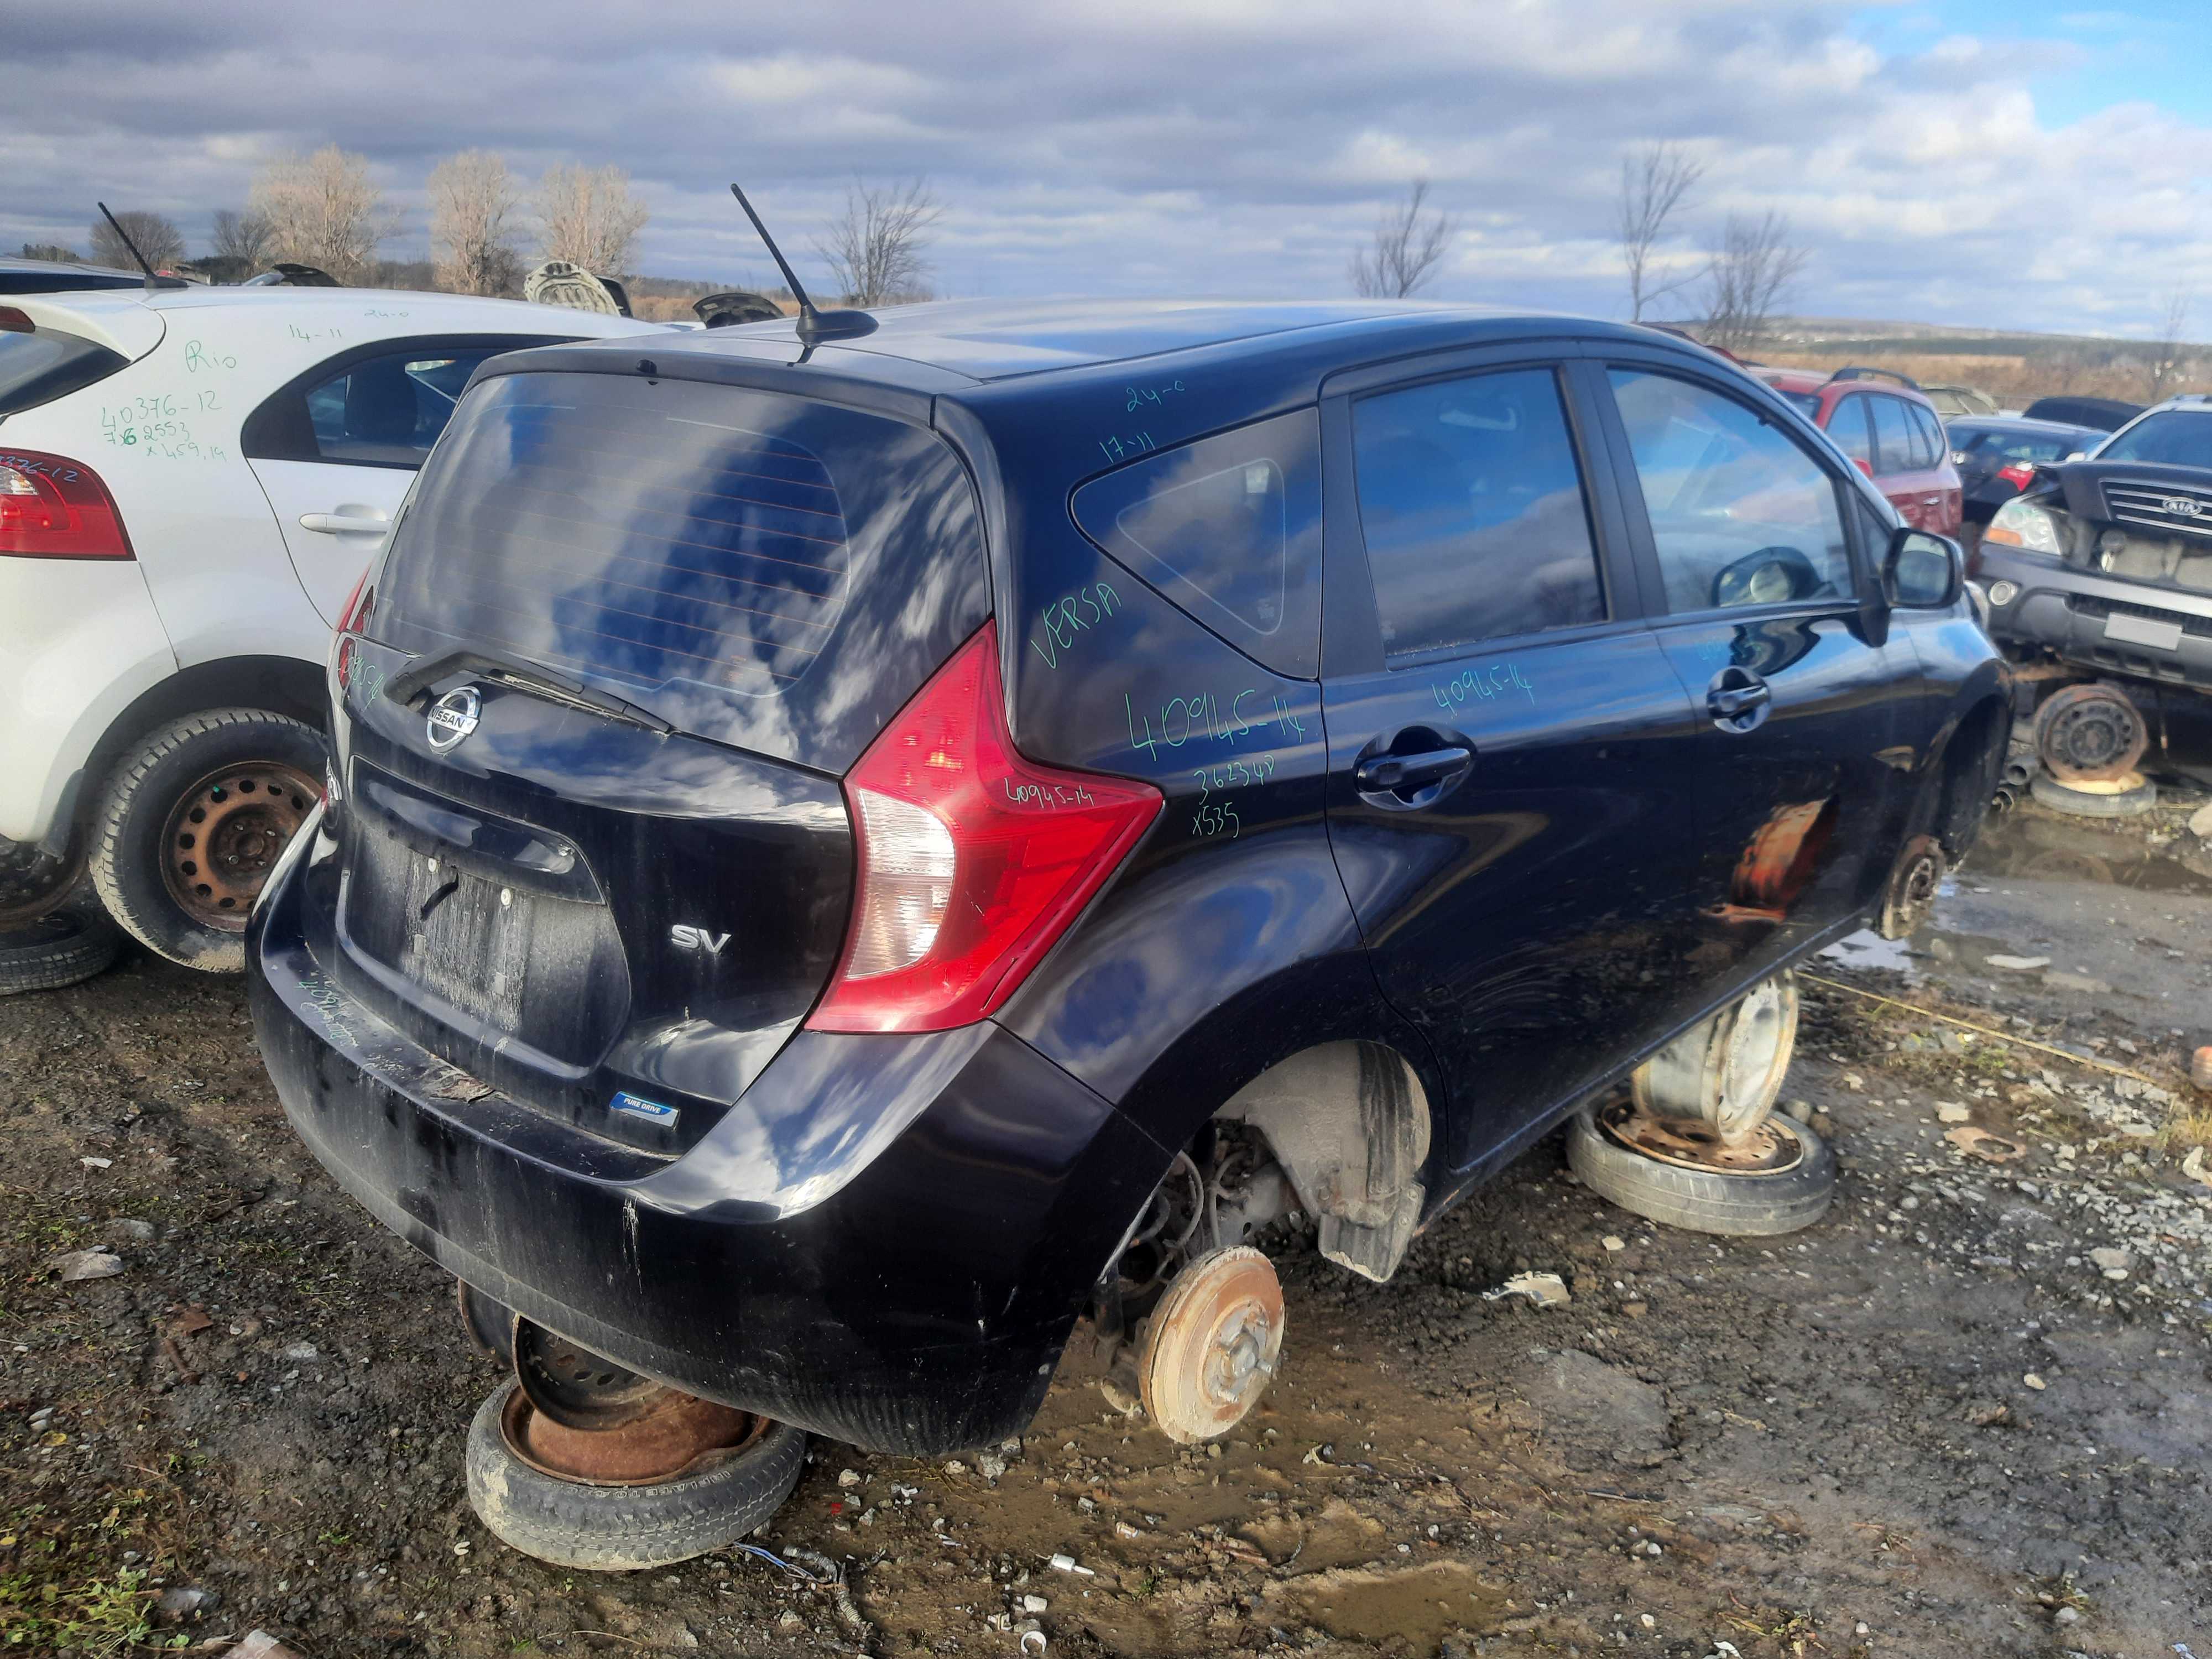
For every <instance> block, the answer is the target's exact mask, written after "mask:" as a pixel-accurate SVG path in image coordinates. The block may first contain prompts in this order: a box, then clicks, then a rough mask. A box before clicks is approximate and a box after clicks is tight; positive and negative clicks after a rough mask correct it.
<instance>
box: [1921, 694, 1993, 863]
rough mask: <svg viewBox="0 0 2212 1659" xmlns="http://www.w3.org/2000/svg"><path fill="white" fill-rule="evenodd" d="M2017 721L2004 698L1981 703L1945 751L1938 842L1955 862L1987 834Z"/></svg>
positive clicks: (1970, 710)
mask: <svg viewBox="0 0 2212 1659" xmlns="http://www.w3.org/2000/svg"><path fill="white" fill-rule="evenodd" d="M2011 728H2012V721H2011V717H2010V715H2009V714H2008V712H2007V709H2006V706H2005V703H2004V701H2003V699H2002V698H1999V697H1990V698H1986V699H1984V701H1982V702H1978V703H1976V704H1975V705H1974V706H1973V708H1971V709H1969V710H1968V711H1967V712H1966V715H1965V716H1964V717H1963V718H1962V719H1961V720H1960V721H1959V725H1958V727H1957V729H1956V730H1955V731H1954V732H1952V733H1951V739H1950V741H1949V742H1948V743H1947V744H1944V746H1943V781H1942V793H1941V795H1940V796H1939V797H1938V799H1937V805H1936V839H1937V840H1938V841H1940V842H1942V845H1943V851H1944V854H1945V856H1947V857H1948V859H1949V860H1951V861H1952V862H1953V863H1954V864H1955V863H1957V862H1958V861H1959V860H1960V859H1962V858H1964V857H1965V856H1966V853H1967V851H1968V850H1969V849H1970V848H1972V846H1973V844H1974V842H1975V841H1976V839H1977V838H1978V837H1979V836H1980V835H1981V832H1982V819H1983V817H1984V815H1986V814H1987V812H1988V811H1989V806H1990V797H1991V796H1992V795H1993V794H1995V793H1996V786H1997V779H1998V776H1999V775H2000V773H2001V772H2002V769H2003V767H2004V760H2005V750H2006V746H2007V744H2008V740H2009V738H2010V735H2011Z"/></svg>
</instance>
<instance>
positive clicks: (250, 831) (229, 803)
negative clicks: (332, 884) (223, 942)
mask: <svg viewBox="0 0 2212 1659" xmlns="http://www.w3.org/2000/svg"><path fill="white" fill-rule="evenodd" d="M321 796H322V788H321V786H320V784H319V782H318V781H316V780H314V779H313V778H311V777H309V776H308V775H307V773H305V772H303V771H301V769H299V768H298V767H296V766H287V765H285V764H284V763H283V762H281V761H246V762H243V763H240V764H239V765H236V766H226V767H224V768H223V769H222V770H220V771H216V772H210V773H209V774H208V775H206V776H205V777H203V778H202V779H200V781H198V782H197V783H195V784H194V785H192V787H191V788H189V789H187V790H185V792H184V793H182V794H180V795H179V797H178V798H177V804H176V805H175V806H174V807H173V808H171V809H170V812H169V818H168V822H167V823H166V824H165V825H163V826H162V832H161V884H162V885H163V886H164V887H166V888H167V890H168V894H169V896H170V897H171V898H172V899H173V900H175V901H176V902H177V906H178V908H179V909H181V910H183V911H184V913H185V915H188V916H190V917H191V919H192V921H195V922H197V923H198V924H199V925H200V926H201V927H212V928H214V929H216V931H217V932H220V933H243V932H245V931H246V914H247V912H249V911H250V910H252V908H253V900H254V896H256V895H257V894H258V893H259V892H260V891H261V888H262V884H264V882H266V881H267V880H268V879H269V872H270V870H271V869H272V868H274V867H275V866H276V860H277V857H278V855H279V854H282V853H283V850H284V848H285V845H286V843H287V842H289V841H290V840H291V839H292V837H293V836H295V834H297V833H298V832H299V828H300V826H301V823H305V822H306V821H307V813H308V811H309V810H310V809H311V808H312V807H313V805H314V804H315V802H316V801H317V800H318V799H320V798H321Z"/></svg>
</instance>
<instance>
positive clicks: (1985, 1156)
mask: <svg viewBox="0 0 2212 1659" xmlns="http://www.w3.org/2000/svg"><path fill="white" fill-rule="evenodd" d="M1943 1139H1946V1140H1948V1141H1949V1142H1950V1143H1951V1144H1952V1145H1953V1146H1956V1147H1957V1148H1958V1149H1959V1150H1960V1152H1964V1153H1966V1156H1967V1157H1969V1158H1980V1159H1981V1160H1982V1161H1983V1162H1984V1164H2009V1163H2011V1162H2012V1161H2013V1160H2014V1159H2015V1158H2026V1157H2027V1147H2026V1146H2022V1145H2021V1143H2020V1142H2019V1141H2017V1140H2008V1139H2005V1138H2004V1136H2002V1135H1993V1134H1991V1133H1990V1132H1989V1131H1988V1130H1987V1129H1978V1128H1976V1127H1974V1126H1973V1125H1972V1124H1971V1123H1970V1124H1967V1125H1966V1126H1965V1127H1961V1128H1957V1129H1948V1130H1946V1131H1945V1132H1944V1134H1943Z"/></svg>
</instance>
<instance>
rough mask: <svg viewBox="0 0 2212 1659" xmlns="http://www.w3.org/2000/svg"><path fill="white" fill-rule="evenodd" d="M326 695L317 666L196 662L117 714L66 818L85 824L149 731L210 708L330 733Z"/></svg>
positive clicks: (273, 660)
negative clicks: (263, 712) (275, 717)
mask: <svg viewBox="0 0 2212 1659" xmlns="http://www.w3.org/2000/svg"><path fill="white" fill-rule="evenodd" d="M327 702H328V692H327V690H325V684H324V679H323V670H322V668H321V666H320V665H319V664H315V663H310V662H302V661H301V659H299V658H297V657H224V658H222V659H219V660H217V661H215V662H203V663H195V664H193V665H191V667H190V668H186V669H182V670H180V671H178V672H177V673H174V674H172V675H171V676H170V677H169V678H167V679H166V680H163V681H162V682H161V684H159V685H157V686H155V687H154V688H153V690H150V691H148V692H146V693H145V694H144V695H143V696H140V697H139V698H138V700H137V702H133V703H132V704H131V706H130V707H129V708H126V709H125V710H124V711H123V712H122V714H118V715H117V716H116V718H115V720H114V723H113V724H112V725H111V726H109V727H108V728H107V730H106V732H105V733H103V734H102V735H101V737H100V741H99V742H98V743H97V744H94V745H93V750H92V753H91V755H90V756H89V757H87V759H86V761H85V767H84V770H83V772H82V774H81V775H79V776H78V779H77V781H76V796H75V798H74V799H72V800H71V801H70V807H69V811H68V813H67V815H66V817H67V818H68V820H69V821H70V822H72V823H83V822H84V820H85V819H86V818H87V817H89V816H90V815H91V812H92V810H93V804H94V801H95V800H97V799H98V798H99V795H100V785H101V784H102V783H103V782H105V781H106V777H107V775H108V773H109V772H111V771H112V770H113V769H114V767H115V763H116V762H117V761H118V760H119V759H121V758H122V757H124V756H125V754H127V753H129V752H130V750H131V749H132V748H133V747H135V746H136V745H137V743H138V742H139V740H140V739H141V738H144V737H145V736H146V735H147V733H149V732H152V731H154V730H155V729H156V728H158V727H160V726H166V725H167V724H168V723H169V722H170V721H171V720H181V719H182V718H183V717H184V716H185V715H186V714H198V713H199V712H200V711H201V710H202V709H206V708H265V709H267V710H269V711H270V713H271V714H288V715H289V716H290V717H291V718H292V719H294V720H304V721H305V722H306V723H307V725H309V726H313V727H314V728H315V729H316V730H317V731H318V732H324V731H327V730H328V729H329V725H330V721H329V716H328V708H327Z"/></svg>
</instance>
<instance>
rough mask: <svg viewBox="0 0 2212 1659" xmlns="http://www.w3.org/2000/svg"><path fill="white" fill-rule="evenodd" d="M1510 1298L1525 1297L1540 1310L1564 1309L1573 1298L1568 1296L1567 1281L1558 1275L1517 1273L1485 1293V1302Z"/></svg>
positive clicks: (1483, 1297)
mask: <svg viewBox="0 0 2212 1659" xmlns="http://www.w3.org/2000/svg"><path fill="white" fill-rule="evenodd" d="M1509 1296H1525V1297H1528V1299H1529V1300H1530V1301H1531V1302H1533V1303H1534V1304H1536V1305H1537V1306H1538V1307H1540V1308H1564V1307H1565V1306H1566V1305H1567V1304H1568V1303H1569V1302H1570V1301H1571V1300H1572V1299H1573V1298H1571V1297H1569V1296H1568V1294H1567V1281H1566V1280H1565V1279H1561V1278H1560V1277H1559V1274H1557V1273H1516V1274H1514V1275H1513V1277H1512V1278H1510V1279H1507V1280H1506V1281H1505V1282H1504V1284H1503V1285H1499V1286H1498V1288H1497V1289H1496V1290H1494V1291H1484V1292H1483V1293H1482V1299H1483V1300H1484V1301H1485V1302H1498V1301H1501V1300H1503V1299H1504V1297H1509Z"/></svg>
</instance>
